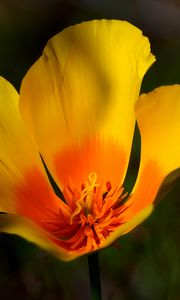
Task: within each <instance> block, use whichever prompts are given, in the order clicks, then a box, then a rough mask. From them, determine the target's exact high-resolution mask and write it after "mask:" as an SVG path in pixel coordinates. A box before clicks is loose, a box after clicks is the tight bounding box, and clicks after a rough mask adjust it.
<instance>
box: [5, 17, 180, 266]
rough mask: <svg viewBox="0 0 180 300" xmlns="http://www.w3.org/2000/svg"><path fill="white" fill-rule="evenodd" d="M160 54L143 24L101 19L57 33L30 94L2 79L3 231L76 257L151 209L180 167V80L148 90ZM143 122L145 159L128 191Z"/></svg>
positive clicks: (30, 78) (27, 80)
mask: <svg viewBox="0 0 180 300" xmlns="http://www.w3.org/2000/svg"><path fill="white" fill-rule="evenodd" d="M154 61H155V58H154V56H153V55H152V54H151V51H150V45H149V41H148V39H147V38H146V37H144V36H143V35H142V32H141V31H140V30H139V29H138V28H136V27H135V26H133V25H131V24H130V23H128V22H125V21H118V20H95V21H89V22H83V23H81V24H78V25H75V26H71V27H68V28H66V29H65V30H63V31H62V32H60V33H59V34H57V35H55V36H54V37H53V38H51V39H50V40H49V41H48V43H47V45H46V47H45V49H44V51H43V54H42V56H41V57H40V58H39V59H38V60H37V61H36V62H35V63H34V65H32V67H31V68H30V69H29V71H28V72H27V74H26V75H25V77H24V79H23V81H22V84H21V88H20V95H18V93H17V92H16V91H15V89H14V88H13V87H12V85H11V84H10V83H9V82H8V81H6V80H5V79H3V78H2V77H1V78H0V178H1V180H0V211H1V212H2V214H1V215H0V231H2V232H5V233H11V234H17V235H19V236H21V237H23V238H25V239H27V240H28V241H30V242H33V243H35V244H37V245H39V246H40V247H42V248H44V249H46V250H48V251H50V252H52V253H53V254H54V255H56V256H57V257H59V258H60V259H62V260H65V261H69V260H72V259H75V258H77V257H78V256H81V255H84V254H89V253H91V252H94V251H97V250H99V249H102V248H105V247H107V246H109V245H111V244H112V243H113V242H114V241H115V240H116V239H118V238H119V237H121V236H122V235H124V234H126V233H128V232H129V231H131V230H132V229H133V228H135V227H136V226H137V225H138V224H139V223H141V222H142V221H143V220H144V219H146V218H147V217H148V216H149V215H150V213H151V212H152V210H153V207H154V205H153V203H154V200H155V199H156V196H157V194H158V191H159V189H160V187H161V185H162V183H163V181H164V180H165V178H166V177H167V175H168V174H170V173H171V172H172V171H174V170H177V169H178V168H179V167H180V142H179V141H177V138H178V137H179V136H180V86H179V85H172V86H163V87H160V88H157V89H155V90H154V91H152V92H150V93H148V94H142V95H141V96H140V97H139V94H140V88H141V83H142V79H143V77H144V75H145V73H146V71H147V70H148V69H149V68H150V66H151V65H152V64H153V62H154ZM136 121H137V124H138V127H139V130H140V135H141V158H140V166H139V171H138V175H137V179H136V183H135V185H134V188H133V190H132V191H131V193H130V194H128V193H127V192H126V191H125V190H124V188H123V185H124V184H123V183H124V179H125V176H126V173H127V169H128V163H129V158H130V152H131V146H132V139H133V134H134V128H135V123H136ZM48 174H51V177H52V178H53V180H54V182H55V183H56V185H57V186H58V189H59V190H60V191H61V193H58V191H56V190H55V189H54V187H53V185H52V184H51V182H50V180H49V178H48Z"/></svg>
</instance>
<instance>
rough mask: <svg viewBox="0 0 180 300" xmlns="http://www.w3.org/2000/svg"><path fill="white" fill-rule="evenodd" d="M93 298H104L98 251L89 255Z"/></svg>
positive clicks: (99, 299)
mask: <svg viewBox="0 0 180 300" xmlns="http://www.w3.org/2000/svg"><path fill="white" fill-rule="evenodd" d="M88 264H89V279H90V285H91V300H102V296H101V279H100V273H99V258H98V252H95V253H93V254H91V255H89V256H88Z"/></svg>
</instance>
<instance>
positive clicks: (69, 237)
mask: <svg viewBox="0 0 180 300" xmlns="http://www.w3.org/2000/svg"><path fill="white" fill-rule="evenodd" d="M122 193H123V188H122V187H116V188H115V189H113V188H112V186H111V183H110V182H107V183H106V185H105V187H103V186H102V185H101V184H99V183H97V175H96V174H95V173H90V174H89V180H88V181H87V182H85V183H84V184H83V185H82V190H81V191H79V190H77V189H76V188H74V187H70V186H67V187H65V188H64V191H63V194H64V197H65V200H66V203H65V202H63V201H61V204H60V210H59V221H57V219H56V220H54V221H53V220H46V221H44V222H45V223H46V228H47V226H48V230H49V231H50V232H51V233H52V234H53V235H54V236H56V237H57V238H58V239H59V243H60V245H61V246H62V247H63V248H65V249H67V250H69V251H74V250H76V251H83V252H89V251H93V250H96V249H97V248H99V246H100V245H101V243H102V242H103V240H105V239H106V238H107V237H108V236H109V234H110V233H111V232H113V231H114V230H115V229H116V228H117V227H119V226H120V225H121V224H122V223H123V220H122V216H121V214H120V212H121V211H122V205H121V200H122V199H123V198H125V197H126V195H127V194H124V195H122Z"/></svg>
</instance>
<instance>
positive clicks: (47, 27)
mask: <svg viewBox="0 0 180 300" xmlns="http://www.w3.org/2000/svg"><path fill="white" fill-rule="evenodd" d="M95 18H116V19H123V20H127V21H129V22H131V23H133V24H134V25H136V26H138V27H139V28H141V29H142V30H143V32H144V34H145V35H147V36H148V37H149V39H150V41H151V45H152V52H153V53H154V54H155V55H156V58H157V62H156V64H154V66H153V67H152V68H151V70H150V71H149V72H148V74H147V75H146V77H145V79H144V82H143V86H142V91H150V90H152V89H153V88H155V87H157V86H159V85H164V84H172V83H180V1H178V0H134V1H131V0H125V1H120V0H112V1H110V0H109V1H108V0H96V1H95V0H76V1H75V0H74V1H73V0H66V1H65V0H64V1H60V0H59V1H58V0H44V1H43V0H31V1H27V0H25V1H23V0H7V1H6V0H1V1H0V75H1V76H3V77H5V78H6V79H8V80H9V81H10V82H11V83H12V84H13V85H14V86H15V87H16V88H17V89H18V90H19V87H20V83H21V80H22V78H23V76H24V74H25V72H26V71H27V70H28V68H29V67H30V65H31V64H32V63H33V62H34V61H35V60H36V59H37V58H38V57H39V56H40V54H41V52H42V49H43V48H44V46H45V44H46V42H47V40H48V39H49V38H50V37H51V36H53V35H54V34H56V33H57V32H59V31H60V30H62V29H63V28H65V27H67V26H69V25H72V24H75V23H78V22H80V21H84V20H90V19H95ZM171 117H172V116H169V118H171ZM167 139H168V136H167ZM139 151H140V141H139V133H138V131H137V130H136V135H135V139H134V146H133V152H132V153H133V154H132V156H131V160H130V168H129V172H128V176H127V180H126V189H127V190H130V189H131V187H132V184H133V182H134V179H135V176H136V173H137V168H138V163H139ZM179 201H180V187H179V186H178V185H176V187H175V188H174V189H173V190H172V191H171V192H170V193H169V194H168V195H167V196H166V197H165V198H164V200H163V201H162V202H161V203H160V204H159V206H158V207H157V208H156V210H155V211H154V213H153V214H152V215H151V217H150V218H149V219H148V220H146V221H145V222H144V223H143V224H141V225H140V226H139V227H138V228H136V229H135V230H134V231H133V232H131V233H130V234H128V235H127V236H124V237H122V238H121V239H120V240H119V241H118V243H117V244H118V248H115V247H111V248H108V249H105V250H103V251H101V252H100V265H101V273H102V274H101V275H102V288H103V299H104V300H129V299H130V300H136V299H137V300H161V299H162V300H179V299H180V238H179V237H180V217H179V216H180V203H179ZM119 248H120V249H119ZM0 299H1V300H4V299H7V300H8V299H14V300H16V299H17V300H21V299H23V300H24V299H27V300H31V299H32V300H35V299H38V300H39V299H42V300H56V299H57V300H76V299H78V300H81V299H82V300H84V299H85V300H86V299H87V300H89V299H90V295H89V281H88V268H87V258H86V257H82V258H79V259H77V260H75V261H73V262H70V263H64V262H61V261H58V260H56V259H55V258H54V257H52V256H51V255H49V254H47V253H46V252H44V251H42V250H40V249H39V248H37V247H36V246H34V245H32V244H30V243H27V242H26V241H24V240H22V239H20V238H18V237H15V236H8V235H4V234H1V235H0Z"/></svg>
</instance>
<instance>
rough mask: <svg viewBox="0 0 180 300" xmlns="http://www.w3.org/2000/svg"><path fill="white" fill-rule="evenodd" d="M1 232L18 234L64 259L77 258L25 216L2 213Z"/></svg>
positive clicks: (0, 217)
mask: <svg viewBox="0 0 180 300" xmlns="http://www.w3.org/2000/svg"><path fill="white" fill-rule="evenodd" d="M0 232H4V233H10V234H15V235H18V236H20V237H22V238H24V239H26V240H27V241H29V242H31V243H34V244H36V245H37V246H39V247H41V248H42V249H45V250H46V251H49V252H50V253H52V254H53V255H55V256H56V257H58V258H60V259H62V260H65V261H69V260H72V259H74V258H76V255H75V254H72V253H70V252H67V251H65V250H63V249H62V248H61V247H60V246H58V245H57V244H58V240H57V239H56V238H54V237H52V236H51V235H50V234H49V233H47V232H46V231H45V230H43V229H42V228H40V227H39V226H38V225H36V224H35V223H34V222H32V221H31V220H28V219H26V218H24V217H20V216H16V215H8V214H2V215H0Z"/></svg>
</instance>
